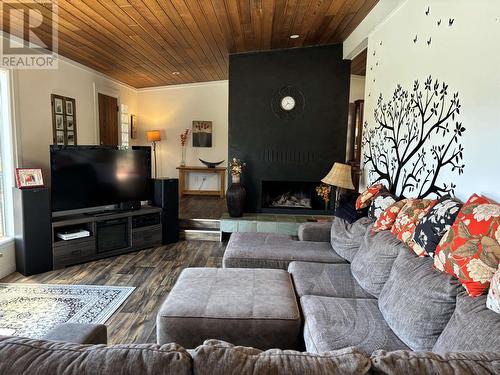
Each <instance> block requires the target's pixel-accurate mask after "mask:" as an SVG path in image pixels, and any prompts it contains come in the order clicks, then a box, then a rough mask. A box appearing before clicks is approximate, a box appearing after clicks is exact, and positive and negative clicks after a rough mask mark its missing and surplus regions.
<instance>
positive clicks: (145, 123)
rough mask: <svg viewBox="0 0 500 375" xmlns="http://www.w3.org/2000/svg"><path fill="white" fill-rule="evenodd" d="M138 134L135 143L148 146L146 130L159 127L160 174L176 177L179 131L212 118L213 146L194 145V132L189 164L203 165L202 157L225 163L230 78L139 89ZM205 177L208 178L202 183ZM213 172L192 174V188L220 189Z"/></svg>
mask: <svg viewBox="0 0 500 375" xmlns="http://www.w3.org/2000/svg"><path fill="white" fill-rule="evenodd" d="M138 108H139V109H140V110H139V115H138V118H137V123H138V136H139V138H138V139H137V140H134V144H143V145H147V140H146V131H147V130H154V129H158V130H160V131H161V134H162V141H161V142H160V143H159V144H158V147H157V158H158V176H159V177H177V176H178V173H177V170H176V167H178V166H179V164H180V161H181V145H180V134H181V133H182V132H183V131H184V130H185V129H190V130H191V127H192V121H193V120H202V121H212V126H213V134H212V147H211V148H200V147H192V133H191V132H190V136H189V141H188V144H187V157H186V165H198V166H202V164H201V162H200V161H199V160H198V159H199V158H201V159H204V160H208V161H213V162H215V161H221V160H225V162H224V163H223V164H222V165H221V166H223V167H225V166H226V165H227V153H228V146H227V144H228V81H217V82H209V83H200V84H187V85H177V86H169V87H162V88H154V89H142V90H139V96H138ZM203 177H206V178H207V179H206V181H205V182H203ZM218 183H219V182H218V179H217V177H216V176H214V175H212V174H207V175H203V174H192V175H191V177H190V179H189V186H190V188H191V189H194V190H196V189H200V187H201V185H202V184H203V187H202V188H203V189H217V188H218V186H219V185H218Z"/></svg>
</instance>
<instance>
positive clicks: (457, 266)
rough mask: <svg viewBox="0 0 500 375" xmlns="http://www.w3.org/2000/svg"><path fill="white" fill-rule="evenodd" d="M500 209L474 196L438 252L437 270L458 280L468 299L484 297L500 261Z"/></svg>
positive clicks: (498, 206)
mask: <svg viewBox="0 0 500 375" xmlns="http://www.w3.org/2000/svg"><path fill="white" fill-rule="evenodd" d="M499 242H500V205H499V204H497V203H495V202H493V201H491V200H489V199H488V198H485V197H481V196H478V195H476V194H474V195H473V196H472V197H470V198H469V200H468V201H467V203H466V204H464V205H463V207H462V209H461V210H460V212H459V213H458V216H457V219H456V220H455V223H454V224H453V225H452V226H451V228H450V230H449V231H448V233H447V234H446V235H445V236H444V237H443V238H442V240H441V242H440V243H439V245H438V247H437V248H436V255H435V257H434V268H436V269H438V270H440V271H443V272H446V273H449V274H450V275H454V276H456V277H457V278H458V279H459V280H460V282H461V283H462V285H463V286H464V288H465V289H466V290H467V293H469V295H471V296H473V297H475V296H480V295H482V294H484V293H485V292H486V291H487V290H488V287H489V286H490V281H491V279H492V278H493V274H494V273H495V272H496V270H497V268H498V263H499V260H500V244H499Z"/></svg>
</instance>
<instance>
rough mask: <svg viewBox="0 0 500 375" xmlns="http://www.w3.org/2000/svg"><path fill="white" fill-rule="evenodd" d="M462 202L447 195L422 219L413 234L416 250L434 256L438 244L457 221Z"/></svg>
mask: <svg viewBox="0 0 500 375" xmlns="http://www.w3.org/2000/svg"><path fill="white" fill-rule="evenodd" d="M461 207H462V203H460V202H459V201H458V200H456V199H454V198H452V197H450V196H449V195H446V196H444V197H441V198H439V199H438V201H437V202H436V204H435V205H434V206H433V207H432V208H431V209H430V210H429V212H427V214H426V215H425V216H424V217H423V218H422V220H420V222H419V223H418V224H417V227H416V228H415V233H414V234H413V241H414V242H415V245H414V248H413V249H414V250H415V252H416V253H422V254H425V255H427V256H430V257H433V256H434V252H435V251H436V247H437V245H439V242H440V241H441V239H442V238H443V236H444V235H445V234H446V233H447V232H448V230H449V229H450V227H451V226H452V225H453V223H454V222H455V219H456V218H457V216H458V212H459V211H460V208H461Z"/></svg>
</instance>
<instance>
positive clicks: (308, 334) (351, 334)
mask: <svg viewBox="0 0 500 375" xmlns="http://www.w3.org/2000/svg"><path fill="white" fill-rule="evenodd" d="M300 305H301V306H302V312H303V315H304V341H305V344H306V349H307V351H308V352H313V353H322V352H327V351H330V350H338V349H342V348H345V347H348V346H355V347H357V348H358V349H359V350H362V351H364V352H365V353H371V352H372V351H374V350H378V349H386V350H398V349H408V347H407V346H406V345H405V344H404V343H403V342H402V341H401V340H399V339H398V338H397V337H396V335H395V334H394V333H393V332H392V331H391V329H390V328H389V327H388V326H387V324H386V323H385V321H384V318H383V317H382V314H381V313H380V311H379V310H378V307H377V301H376V300H374V299H352V298H332V297H318V296H304V297H302V298H301V299H300Z"/></svg>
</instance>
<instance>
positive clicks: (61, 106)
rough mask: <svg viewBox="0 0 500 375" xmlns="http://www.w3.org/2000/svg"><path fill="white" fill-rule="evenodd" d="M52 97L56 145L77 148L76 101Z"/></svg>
mask: <svg viewBox="0 0 500 375" xmlns="http://www.w3.org/2000/svg"><path fill="white" fill-rule="evenodd" d="M50 97H51V105H52V132H53V142H54V144H55V145H68V146H75V145H76V144H77V143H76V140H77V138H76V102H75V99H73V98H68V97H65V96H61V95H56V94H52V95H51V96H50Z"/></svg>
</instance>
